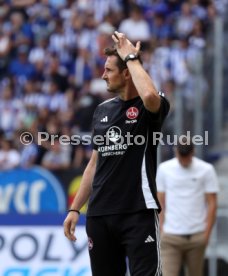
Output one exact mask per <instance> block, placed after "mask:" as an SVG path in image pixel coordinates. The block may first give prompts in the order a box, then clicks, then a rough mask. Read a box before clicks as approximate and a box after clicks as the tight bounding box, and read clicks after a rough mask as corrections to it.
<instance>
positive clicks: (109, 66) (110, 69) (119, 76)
mask: <svg viewBox="0 0 228 276" xmlns="http://www.w3.org/2000/svg"><path fill="white" fill-rule="evenodd" d="M116 63H117V57H116V56H108V57H107V60H106V62H105V66H104V73H103V75H102V79H103V80H105V81H106V83H107V90H108V91H109V92H113V93H120V92H121V90H122V89H123V88H124V87H125V85H126V78H125V74H124V73H125V70H126V69H124V70H123V71H122V72H120V70H119V68H118V67H117V65H116Z"/></svg>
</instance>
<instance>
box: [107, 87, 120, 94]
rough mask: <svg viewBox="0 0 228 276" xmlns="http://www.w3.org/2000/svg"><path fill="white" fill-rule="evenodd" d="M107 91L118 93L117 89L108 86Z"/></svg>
mask: <svg viewBox="0 0 228 276" xmlns="http://www.w3.org/2000/svg"><path fill="white" fill-rule="evenodd" d="M107 91H108V92H109V93H115V94H116V93H118V92H117V90H116V89H112V88H109V87H108V88H107Z"/></svg>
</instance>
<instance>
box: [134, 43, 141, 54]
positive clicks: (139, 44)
mask: <svg viewBox="0 0 228 276" xmlns="http://www.w3.org/2000/svg"><path fill="white" fill-rule="evenodd" d="M135 48H136V50H137V53H138V52H139V51H140V48H141V42H140V41H137V43H136V46H135Z"/></svg>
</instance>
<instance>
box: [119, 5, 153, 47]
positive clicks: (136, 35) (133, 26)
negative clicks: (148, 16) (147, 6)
mask: <svg viewBox="0 0 228 276" xmlns="http://www.w3.org/2000/svg"><path fill="white" fill-rule="evenodd" d="M119 32H121V33H124V34H126V36H127V37H128V38H129V39H130V40H131V41H133V42H137V41H138V40H140V41H141V42H148V41H149V40H150V28H149V24H148V23H147V21H146V20H145V19H144V18H143V13H142V10H141V8H140V6H138V5H132V7H131V9H130V17H129V18H126V19H124V20H123V21H122V22H121V24H120V26H119Z"/></svg>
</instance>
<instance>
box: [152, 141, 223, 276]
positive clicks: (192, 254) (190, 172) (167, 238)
mask: <svg viewBox="0 0 228 276" xmlns="http://www.w3.org/2000/svg"><path fill="white" fill-rule="evenodd" d="M175 154H176V157H175V158H173V159H171V160H168V161H166V162H164V163H161V164H160V166H159V167H158V171H157V189H158V198H159V201H160V203H161V206H162V209H163V211H162V213H161V215H160V226H161V254H162V260H163V275H164V276H178V275H179V273H180V269H181V266H182V264H184V265H186V268H187V272H188V275H194V276H202V275H203V262H204V253H205V249H206V246H207V244H208V241H209V238H210V234H211V231H212V227H213V224H214V221H215V217H216V204H217V193H218V179H217V176H216V173H215V170H214V168H213V167H212V165H210V164H208V163H206V162H204V161H203V160H200V159H198V158H196V157H194V145H193V143H192V141H190V140H187V139H185V140H184V139H182V141H180V142H179V143H178V145H177V147H176V149H175Z"/></svg>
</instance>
